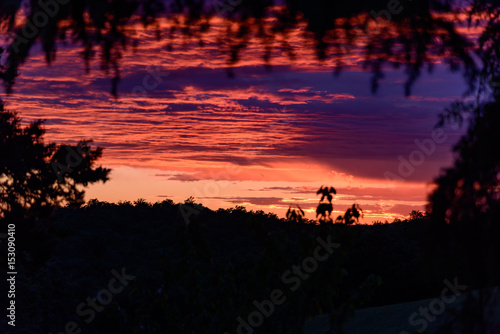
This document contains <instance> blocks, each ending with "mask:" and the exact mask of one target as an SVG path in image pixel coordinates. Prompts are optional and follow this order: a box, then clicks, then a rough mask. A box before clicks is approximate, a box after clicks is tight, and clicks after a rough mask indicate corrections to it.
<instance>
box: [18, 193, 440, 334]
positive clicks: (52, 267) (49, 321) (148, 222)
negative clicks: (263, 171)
mask: <svg viewBox="0 0 500 334" xmlns="http://www.w3.org/2000/svg"><path fill="white" fill-rule="evenodd" d="M190 210H193V211H190ZM194 210H196V211H194ZM183 212H184V213H185V212H187V213H188V215H189V214H190V213H192V214H191V215H189V218H188V223H189V224H187V223H186V220H185V216H186V215H183ZM298 217H299V218H300V213H299V215H298ZM424 227H425V224H424V219H423V218H420V219H414V220H405V221H401V222H397V223H393V224H381V225H373V226H368V225H351V226H348V225H345V224H333V223H329V224H321V225H316V224H313V223H312V222H308V221H299V219H295V220H294V221H293V220H286V219H278V218H277V217H276V216H275V215H273V214H265V213H263V212H247V211H246V210H245V209H244V208H243V207H236V208H234V209H227V210H224V209H220V210H218V211H211V210H209V209H207V208H203V207H201V206H199V205H197V204H195V203H194V202H193V201H192V200H188V201H186V203H183V204H174V203H173V202H172V201H170V200H166V201H163V202H161V203H156V204H149V203H147V202H145V201H141V200H139V201H136V202H135V204H132V203H129V202H125V203H120V204H110V203H106V202H99V201H97V200H92V201H90V202H89V203H87V204H86V205H85V206H84V207H83V208H80V209H71V208H62V209H59V210H57V211H56V212H55V215H54V217H53V220H52V222H51V227H50V230H49V231H48V232H47V235H46V237H47V238H50V239H51V241H52V244H53V245H54V247H53V248H52V250H51V256H50V259H49V260H48V261H47V262H46V263H45V264H44V265H43V266H41V267H40V268H39V269H37V271H36V273H30V272H27V271H26V270H21V273H22V274H21V275H20V276H18V277H19V278H18V281H19V286H18V291H19V294H18V299H17V300H18V301H17V303H18V314H19V318H18V320H17V322H18V326H19V327H18V331H17V332H18V333H23V330H22V329H23V328H25V331H24V332H26V333H35V332H45V333H47V332H52V333H59V332H64V328H65V326H66V324H67V323H68V322H70V321H74V322H75V323H76V324H77V325H78V327H79V328H81V329H82V332H88V333H133V332H144V333H152V332H167V333H170V332H172V333H223V332H224V331H227V332H229V333H236V332H237V327H238V324H239V323H238V321H237V319H238V317H241V318H243V319H245V321H248V320H247V319H248V315H250V314H251V313H252V312H253V311H255V310H256V309H257V308H256V306H255V304H254V301H257V302H259V303H260V302H262V301H264V300H269V299H270V296H271V294H272V291H273V290H276V289H279V290H281V291H282V292H283V296H284V297H283V298H285V299H286V300H285V301H284V302H283V303H282V304H280V305H275V307H274V312H272V314H271V315H270V316H269V317H268V318H267V319H265V321H264V322H263V324H262V325H261V326H259V327H258V328H255V332H256V333H292V332H299V329H300V328H301V327H302V325H303V322H304V320H305V319H306V318H307V317H309V316H315V315H317V314H319V313H323V312H325V313H331V314H332V324H339V325H340V324H341V323H342V322H343V321H344V320H345V317H346V316H347V315H349V312H350V311H352V310H354V309H355V308H359V307H364V306H373V305H383V304H388V303H397V302H404V301H410V300H415V299H420V298H426V297H431V296H433V294H435V293H438V292H439V289H441V288H442V287H441V285H440V283H441V282H439V281H435V282H433V281H432V280H429V279H428V277H426V275H423V272H422V271H421V270H420V269H419V260H418V254H419V247H420V240H421V237H422V236H423V232H424ZM317 238H321V239H322V240H323V241H324V243H328V242H330V241H333V242H334V243H335V244H338V245H335V246H334V248H332V251H333V252H332V253H331V254H329V250H328V249H327V248H323V247H322V248H321V251H320V252H319V253H318V254H319V255H320V257H321V258H323V257H325V258H326V259H324V261H319V260H316V262H317V266H316V267H317V268H314V266H313V264H314V261H312V262H311V261H309V262H307V261H306V262H304V259H306V258H310V257H314V256H315V254H314V253H315V249H316V248H317V246H320V245H322V243H321V242H318V240H317ZM294 265H295V266H298V267H302V269H301V270H299V271H297V272H294V271H293V267H292V266H294ZM122 268H124V271H125V273H126V274H127V275H131V276H133V277H134V278H133V279H130V281H129V282H127V285H126V286H125V288H124V289H123V290H122V291H120V292H119V293H116V294H113V295H112V297H111V298H110V299H112V300H111V301H110V303H109V304H108V305H104V307H103V310H102V311H100V312H97V311H94V312H92V311H90V310H92V309H93V308H92V306H91V304H90V303H88V301H87V298H88V297H90V298H95V297H96V296H97V295H98V293H99V291H100V290H102V289H108V290H109V287H108V283H109V281H110V279H112V278H113V277H114V276H113V273H112V270H113V269H114V270H116V271H118V272H121V271H122ZM287 270H291V272H289V274H288V275H284V274H285V273H287ZM306 276H307V277H306ZM118 285H119V284H118ZM99 297H101V298H102V301H101V303H99V301H98V302H97V304H96V305H97V307H96V309H98V310H100V309H101V305H102V304H105V303H106V302H107V297H108V296H106V295H102V294H99ZM283 298H281V299H283ZM82 303H84V304H85V306H84V307H81V308H80V309H79V311H78V310H77V308H78V307H79V305H80V304H82ZM94 314H95V319H94ZM243 333H245V331H243Z"/></svg>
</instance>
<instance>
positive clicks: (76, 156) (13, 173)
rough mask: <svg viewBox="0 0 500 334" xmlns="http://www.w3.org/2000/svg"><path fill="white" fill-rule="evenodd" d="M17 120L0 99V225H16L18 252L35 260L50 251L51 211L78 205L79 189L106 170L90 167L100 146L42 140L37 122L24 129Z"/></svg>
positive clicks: (100, 178) (81, 194)
mask: <svg viewBox="0 0 500 334" xmlns="http://www.w3.org/2000/svg"><path fill="white" fill-rule="evenodd" d="M20 122H21V120H20V118H18V117H17V115H16V113H15V112H10V111H6V110H4V106H3V103H2V102H1V101H0V157H1V159H0V189H1V192H0V219H1V220H2V222H1V225H0V226H1V229H2V232H4V231H6V229H7V225H8V224H15V226H16V235H17V240H18V243H17V247H18V251H19V254H20V255H21V256H22V255H23V254H25V255H29V257H31V258H33V261H34V262H36V261H37V260H39V259H41V258H43V257H45V256H46V255H47V252H48V250H49V249H48V243H49V242H50V240H48V239H47V238H48V230H47V229H48V227H49V226H48V225H47V224H48V221H49V218H50V217H51V214H52V212H53V211H54V209H55V208H57V207H60V206H64V205H66V206H76V207H79V206H81V205H82V204H83V203H84V190H83V189H81V188H82V187H85V186H87V185H88V184H90V183H94V182H98V181H103V182H105V181H107V180H108V174H109V172H110V170H109V169H106V168H103V167H94V165H95V162H96V160H97V159H98V158H99V157H100V156H101V154H102V149H101V148H97V149H91V148H90V146H89V145H88V144H89V141H80V142H78V143H77V144H76V145H59V146H58V145H56V144H53V143H50V144H45V143H44V140H43V135H44V133H45V130H44V129H43V128H42V127H41V125H42V121H36V122H33V123H31V124H29V125H28V126H26V127H24V128H23V127H22V126H21V123H20ZM2 254H6V253H4V252H3V253H2Z"/></svg>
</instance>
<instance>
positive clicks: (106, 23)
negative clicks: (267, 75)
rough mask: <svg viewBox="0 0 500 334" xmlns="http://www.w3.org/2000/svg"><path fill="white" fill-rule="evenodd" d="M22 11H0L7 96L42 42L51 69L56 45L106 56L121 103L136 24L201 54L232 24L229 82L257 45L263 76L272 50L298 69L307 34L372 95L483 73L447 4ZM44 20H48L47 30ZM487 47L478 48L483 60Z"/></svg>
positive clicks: (435, 0)
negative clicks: (424, 79)
mask: <svg viewBox="0 0 500 334" xmlns="http://www.w3.org/2000/svg"><path fill="white" fill-rule="evenodd" d="M21 3H22V2H21V0H17V1H16V0H14V1H9V2H8V3H7V4H3V3H2V4H0V13H1V14H0V20H1V21H0V32H1V33H5V34H6V36H8V37H9V38H7V40H8V43H9V46H8V47H7V50H6V53H7V60H6V67H5V69H4V71H2V72H0V76H1V78H2V79H3V81H4V82H5V86H6V88H7V90H8V91H10V90H11V89H12V87H13V84H14V82H15V79H16V77H17V76H18V73H19V67H20V65H22V64H23V63H24V62H25V61H26V59H27V57H28V56H29V52H30V50H31V49H32V47H33V46H34V45H35V42H36V41H40V42H41V44H42V46H43V50H44V52H45V55H46V61H47V63H48V64H50V63H52V62H53V61H54V60H55V56H56V53H57V48H56V45H57V43H58V42H65V41H67V40H68V39H69V36H71V40H72V41H73V42H75V43H78V44H79V45H82V46H83V49H82V52H81V55H82V57H83V59H84V61H85V64H86V68H87V70H88V69H89V68H90V67H89V62H90V60H91V59H92V58H93V56H94V54H95V49H97V48H100V58H101V68H102V69H103V70H104V71H106V72H108V71H109V70H112V71H113V79H112V89H111V91H112V93H113V94H115V95H116V94H117V84H118V82H119V80H120V59H121V58H122V55H123V53H124V52H125V51H126V50H127V49H129V48H135V47H137V45H138V44H139V37H138V36H137V35H136V33H135V31H134V29H133V26H134V25H135V24H136V23H142V24H143V25H144V26H145V27H147V28H149V29H153V30H155V33H156V36H157V38H158V39H159V40H160V41H162V42H163V43H164V44H165V46H166V48H167V49H171V43H170V41H171V40H172V39H173V38H175V37H176V34H177V33H179V34H180V35H181V36H183V37H184V38H187V39H191V40H197V41H198V42H199V44H200V45H203V44H204V41H203V40H204V38H205V36H207V35H208V36H210V34H209V30H210V27H211V25H212V19H213V18H214V17H216V16H221V15H222V16H225V17H226V18H227V21H225V23H224V24H225V29H224V30H223V31H224V32H223V33H222V35H221V36H217V38H216V42H217V44H218V45H219V49H220V50H221V51H222V52H224V53H225V54H226V55H227V64H228V73H229V74H232V70H231V67H232V66H233V65H234V64H236V63H237V62H238V61H239V60H240V59H241V58H242V57H243V56H244V55H243V52H244V50H245V48H246V47H247V45H248V44H249V43H250V42H251V41H252V42H254V41H259V42H260V43H261V44H262V45H263V46H264V47H263V50H264V51H263V55H262V60H263V63H264V65H265V66H266V67H269V66H270V64H271V63H270V60H271V55H272V51H273V47H276V48H280V49H283V50H285V53H286V54H288V56H289V57H290V59H294V58H295V57H296V56H297V52H300V50H294V49H293V47H292V46H291V44H293V43H290V35H291V32H292V31H293V30H294V29H299V28H300V27H304V26H305V29H303V33H304V37H305V38H306V39H307V40H309V41H311V42H312V44H313V47H314V51H315V53H316V57H317V59H318V61H320V62H326V61H330V62H331V65H332V68H333V69H334V72H335V73H338V72H339V71H340V69H341V68H342V63H343V57H344V55H345V54H349V53H351V52H352V51H360V52H361V54H362V53H364V58H365V59H364V66H365V68H366V69H369V70H371V71H372V72H373V74H374V75H373V80H372V89H373V90H374V91H375V90H376V89H377V87H378V81H379V80H380V79H381V78H383V67H384V65H389V66H393V67H404V69H405V72H406V73H407V76H408V80H407V82H406V83H405V92H406V94H409V93H410V89H411V87H412V85H413V83H414V82H415V81H416V80H417V78H418V77H419V76H420V74H421V72H422V70H424V69H425V68H427V69H428V70H429V71H432V68H433V66H434V63H435V59H436V57H439V58H440V59H441V61H442V62H443V63H445V64H448V66H449V68H450V69H451V70H453V71H456V70H459V69H462V70H463V73H464V76H465V78H466V79H467V83H468V84H469V86H470V88H471V89H472V87H473V85H474V83H475V80H476V78H477V75H478V72H479V70H478V69H477V66H476V63H475V62H474V58H473V57H472V56H471V54H470V51H471V50H474V45H473V44H472V43H471V42H470V41H469V40H468V39H467V37H466V36H464V35H463V34H460V33H459V28H460V25H459V24H456V23H455V17H454V15H456V14H461V13H462V12H464V8H463V6H460V5H454V2H452V1H448V0H446V1H442V0H424V1H419V2H418V3H417V2H405V3H404V5H401V7H400V8H396V9H393V12H394V13H395V14H391V13H390V12H389V11H387V10H386V9H385V8H387V7H388V5H387V1H385V0H376V1H357V2H356V3H348V2H335V3H333V2H324V1H312V2H310V1H301V0H286V1H285V3H284V5H283V6H276V5H277V4H276V3H275V1H273V0H263V1H242V2H239V3H238V4H237V5H235V6H230V4H235V2H234V1H233V2H228V1H224V0H217V1H216V2H211V1H204V0H200V1H186V0H179V1H167V2H164V1H161V0H142V1H139V0H128V1H121V0H111V1H103V2H100V3H99V5H96V3H95V2H93V1H89V0H72V1H70V2H69V3H67V4H65V5H57V6H56V7H57V8H54V7H51V8H49V9H47V5H45V3H44V2H37V1H30V2H28V3H27V5H26V8H25V9H26V11H25V13H26V14H27V15H26V17H25V18H24V20H19V19H20V16H21V12H22V11H21V9H20V5H21ZM483 3H488V4H489V5H490V7H491V8H497V5H496V4H491V3H490V1H479V0H476V1H474V4H476V6H471V7H468V10H469V11H468V12H466V13H468V14H470V15H473V14H477V12H479V11H480V10H481V9H482V8H483V7H481V6H480V4H483ZM490 7H487V8H490ZM51 14H52V15H51ZM438 14H447V15H438ZM42 16H43V17H46V20H45V21H43V24H41V21H40V20H41V17H42ZM160 17H165V18H167V20H168V21H167V22H168V26H167V27H165V28H166V29H164V30H165V31H168V32H167V33H163V32H162V29H160V21H159V18H160ZM384 17H385V18H384ZM86 18H89V19H86ZM269 18H273V20H269ZM16 21H21V22H22V23H21V25H19V26H16V25H15V24H14V23H15V22H16ZM490 21H491V20H490ZM375 22H378V23H379V24H378V25H377V24H376V23H375ZM490 23H491V24H490V26H491V29H489V30H486V31H485V34H483V36H482V39H481V41H482V40H486V39H487V38H486V37H485V36H487V34H489V33H491V32H497V31H498V27H497V26H496V25H495V24H494V22H493V21H492V22H490ZM300 29H302V28H300ZM482 45H483V44H480V45H478V46H479V50H482V48H481V46H482ZM485 45H489V43H485ZM476 49H478V48H477V46H476ZM478 52H479V51H478Z"/></svg>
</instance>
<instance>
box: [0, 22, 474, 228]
mask: <svg viewBox="0 0 500 334" xmlns="http://www.w3.org/2000/svg"><path fill="white" fill-rule="evenodd" d="M213 23H214V24H215V25H214V26H213V27H212V29H211V30H210V32H209V33H208V34H207V35H205V36H204V42H205V45H204V46H199V44H198V41H196V40H192V41H190V40H186V39H184V38H182V37H180V36H179V37H178V38H174V39H173V40H172V41H171V42H170V43H171V47H172V49H171V50H167V48H166V43H165V41H162V42H158V41H157V40H156V39H155V37H154V32H153V31H145V30H144V29H143V28H141V27H140V26H137V27H134V28H135V29H136V31H137V36H138V41H139V45H138V47H137V49H136V50H135V51H134V50H132V49H130V50H128V51H127V52H126V53H125V54H124V55H123V59H122V61H121V77H122V79H121V81H120V83H119V86H118V95H119V97H118V99H116V100H115V99H114V98H113V97H112V95H111V94H110V88H111V74H106V73H104V72H103V71H101V70H100V62H99V59H98V57H97V58H95V59H94V60H93V61H92V62H91V69H90V73H88V74H86V73H85V66H84V61H83V60H82V58H81V56H80V53H81V51H82V47H81V46H80V45H76V46H72V45H63V44H61V45H58V52H57V57H56V60H55V62H54V63H53V64H52V65H51V66H50V67H49V66H47V64H46V62H45V56H44V54H43V53H42V52H41V48H40V47H39V46H37V47H36V52H34V53H32V54H31V56H30V58H29V59H28V60H27V62H26V64H24V65H23V66H22V67H21V75H20V77H19V78H18V80H17V82H16V86H15V87H14V92H13V94H11V95H9V96H5V95H4V96H3V99H4V101H5V103H6V106H7V109H11V110H17V111H19V112H20V116H21V117H22V118H23V120H24V121H33V120H35V119H40V118H42V119H45V120H46V123H45V126H46V129H47V134H46V139H47V140H49V141H55V142H57V143H74V142H75V141H77V140H79V139H82V138H93V139H94V141H95V144H97V145H98V146H101V147H103V148H104V154H103V157H102V159H101V160H100V164H102V165H103V166H106V167H109V168H112V170H113V171H112V173H111V180H110V181H109V182H107V183H106V184H98V185H92V186H90V187H89V188H88V191H87V194H86V199H91V198H98V199H99V200H103V201H112V202H117V201H120V200H122V201H124V200H129V201H133V200H136V199H138V198H145V199H146V200H148V201H151V202H156V201H162V200H164V199H167V198H170V199H172V200H174V202H182V201H184V200H185V199H187V198H188V197H189V196H194V197H195V200H196V201H197V202H199V203H202V204H203V205H205V206H207V207H209V208H211V209H217V208H219V207H224V208H228V207H234V206H235V205H243V206H245V207H246V208H247V209H248V210H250V209H252V210H264V211H266V212H274V213H277V214H278V215H279V216H281V217H283V216H284V214H285V212H286V210H287V209H288V207H289V206H290V205H291V204H297V205H299V206H300V207H301V208H302V209H304V210H305V211H306V213H307V217H308V218H314V217H315V213H314V212H315V208H316V206H317V203H318V200H319V198H318V196H317V195H316V191H317V189H318V188H319V187H320V186H322V185H326V186H333V187H335V188H336V189H337V194H338V195H337V196H336V198H335V200H334V209H335V216H336V215H338V214H340V213H343V212H344V211H345V209H346V207H347V206H349V205H352V204H353V203H357V204H359V205H360V206H361V208H362V209H363V211H364V213H365V217H364V219H363V220H362V222H363V223H370V222H372V221H373V220H385V219H387V220H392V219H394V218H395V217H404V216H407V215H408V213H409V212H410V211H411V210H423V209H424V205H425V203H426V196H427V194H428V193H429V191H430V189H432V185H431V181H432V180H433V178H434V177H436V176H437V175H438V174H439V170H440V168H442V167H446V166H450V165H451V162H452V154H451V147H452V146H453V144H455V143H456V142H457V140H458V138H459V136H460V134H461V133H462V132H463V131H464V129H460V128H456V127H450V126H447V127H444V128H443V129H442V131H443V132H442V133H440V134H436V133H434V136H433V128H434V126H435V124H436V123H437V120H438V114H439V113H440V112H442V111H443V110H444V108H445V107H447V106H449V105H450V104H451V103H452V102H454V101H456V100H458V99H459V98H460V97H461V96H462V93H464V91H465V90H466V85H465V83H464V80H463V77H462V75H461V74H459V73H450V72H449V71H448V70H446V69H445V66H444V65H442V64H441V62H440V60H439V59H436V61H435V64H436V66H435V69H434V71H433V72H432V73H430V74H428V73H424V74H422V76H421V77H420V78H419V80H418V81H417V83H416V84H415V85H414V87H413V90H412V95H411V96H410V97H405V96H404V82H405V80H406V75H405V73H404V72H403V71H402V70H396V69H392V68H386V69H385V72H384V73H385V78H384V79H383V80H381V84H380V88H379V90H378V92H377V93H376V94H372V92H371V86H370V80H371V78H372V74H371V73H369V72H366V71H364V70H363V69H362V55H361V54H357V53H356V52H352V53H350V54H349V55H346V56H342V55H337V56H342V60H343V63H344V64H345V67H344V68H343V71H342V73H341V74H340V75H339V76H334V75H333V74H332V71H333V68H332V65H331V64H332V62H329V61H326V62H325V63H324V64H321V63H320V62H319V61H318V60H317V58H316V57H315V55H314V52H313V51H312V50H313V48H311V47H310V46H309V45H307V42H306V41H305V40H304V38H302V37H301V36H302V32H301V31H299V30H297V31H295V32H294V34H295V35H293V34H292V36H291V38H290V41H291V42H292V44H294V45H293V46H294V47H295V50H296V53H297V58H296V59H295V60H294V61H291V60H290V59H289V58H288V57H287V56H286V55H285V54H284V52H282V50H281V49H280V48H279V47H278V46H276V47H274V49H273V50H274V52H273V56H272V58H271V64H272V68H271V71H266V69H265V68H264V66H263V64H262V54H263V48H264V47H263V45H262V43H259V42H258V41H255V42H254V43H251V44H250V45H249V47H247V48H246V49H245V50H243V54H244V57H243V58H242V59H241V61H239V62H238V63H236V64H235V65H234V74H235V77H234V78H230V77H228V75H227V67H228V65H227V55H225V54H223V53H221V52H220V51H219V47H218V45H217V43H216V40H217V38H218V37H219V36H220V33H221V31H222V29H223V21H222V20H221V19H214V21H213ZM160 26H165V25H163V24H162V21H160ZM358 43H363V40H362V38H361V39H360V40H359V41H358ZM151 73H154V75H153V76H151ZM155 78H156V79H155ZM141 87H142V88H141ZM436 138H437V140H436ZM416 141H417V142H420V143H422V142H424V143H427V144H426V145H431V146H435V149H434V150H430V151H427V152H423V151H422V150H425V148H424V149H422V148H419V146H418V145H417V144H416ZM431 142H432V144H429V143H431ZM427 147H430V146H427ZM415 152H416V153H415ZM418 152H423V153H418ZM401 157H402V158H403V159H404V160H405V161H408V162H409V161H410V160H411V159H413V160H412V161H414V162H415V163H414V165H415V166H413V167H412V169H414V170H409V171H408V170H406V169H405V171H406V172H407V173H406V172H405V173H403V174H404V175H402V174H401V173H400V171H398V168H401V167H400V165H401ZM417 160H418V161H417ZM387 175H396V176H398V178H400V181H397V182H391V181H389V180H388V179H387Z"/></svg>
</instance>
